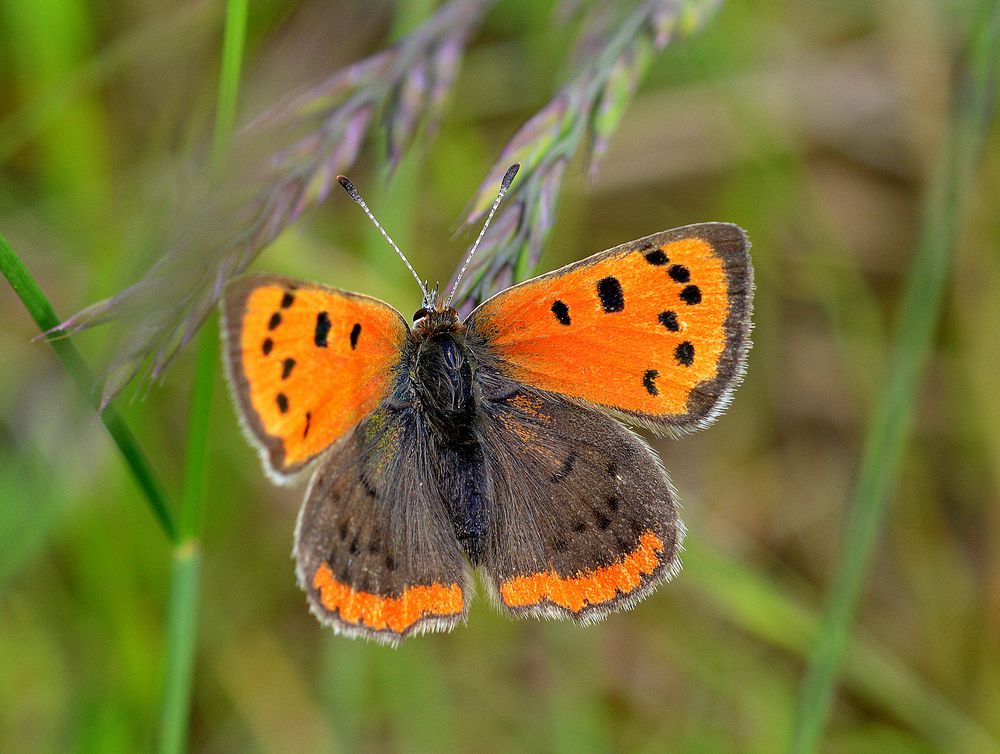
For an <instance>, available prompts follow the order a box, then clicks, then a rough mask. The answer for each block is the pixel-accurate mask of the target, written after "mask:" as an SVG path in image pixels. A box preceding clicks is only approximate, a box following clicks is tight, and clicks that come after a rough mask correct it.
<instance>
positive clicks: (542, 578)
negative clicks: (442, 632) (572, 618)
mask: <svg viewBox="0 0 1000 754" xmlns="http://www.w3.org/2000/svg"><path fill="white" fill-rule="evenodd" d="M662 551H663V540H662V539H660V538H659V537H658V536H656V534H654V533H653V532H651V531H647V532H645V533H644V534H643V535H642V536H641V537H640V538H639V547H638V548H636V549H635V550H634V551H632V552H631V553H629V554H628V555H626V556H625V558H624V559H623V560H622V561H621V562H620V563H615V564H614V565H609V566H605V567H603V568H597V569H595V570H593V571H585V572H583V573H580V574H578V575H576V576H560V575H559V574H558V573H556V572H554V571H549V572H543V573H533V574H531V575H528V576H518V577H516V578H513V579H510V580H508V581H504V582H503V583H502V584H501V585H500V596H501V597H502V598H503V601H504V603H506V605H507V606H508V607H530V606H533V605H538V604H539V603H541V602H542V601H543V600H548V601H549V602H551V603H552V604H553V605H557V606H558V607H562V608H565V609H566V610H570V611H572V612H574V613H579V612H580V611H581V610H583V609H584V608H585V607H587V606H594V605H601V604H603V603H605V602H610V601H611V600H613V599H615V598H616V597H617V596H618V595H619V594H621V595H622V596H624V595H627V594H628V593H629V592H632V591H634V590H636V589H637V588H639V587H640V586H642V583H643V577H644V576H652V575H653V573H654V572H655V571H656V569H657V567H658V566H659V565H660V558H659V553H661V552H662Z"/></svg>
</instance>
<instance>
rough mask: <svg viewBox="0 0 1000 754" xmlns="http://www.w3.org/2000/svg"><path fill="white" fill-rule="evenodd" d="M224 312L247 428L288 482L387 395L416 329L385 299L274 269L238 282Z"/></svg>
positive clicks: (232, 367) (230, 290)
mask: <svg viewBox="0 0 1000 754" xmlns="http://www.w3.org/2000/svg"><path fill="white" fill-rule="evenodd" d="M222 311H223V314H224V322H223V328H222V329H223V339H224V348H225V356H224V357H225V359H226V364H227V367H228V372H229V376H230V381H231V384H232V386H233V392H234V395H235V397H236V401H237V404H238V406H239V409H240V413H241V414H242V419H243V423H244V426H245V427H246V428H247V431H248V434H249V435H250V436H251V438H252V439H253V441H254V443H255V444H256V445H257V446H258V447H259V448H260V449H261V455H262V457H263V459H264V464H265V468H267V469H268V470H269V472H270V473H271V474H272V475H273V476H275V477H277V478H278V479H279V480H282V481H283V480H284V479H287V478H288V477H290V476H291V475H294V474H295V472H297V471H299V470H301V469H302V468H303V467H304V466H306V465H307V464H308V463H309V462H310V461H311V460H312V459H314V458H315V457H316V456H317V455H318V454H320V453H321V452H323V451H324V450H325V449H326V448H328V447H330V445H332V444H333V443H334V442H335V441H336V440H337V439H338V438H339V437H342V436H343V435H344V434H346V433H347V432H348V431H349V430H351V429H352V428H353V427H354V426H355V425H357V424H358V422H359V421H361V419H362V418H364V417H365V416H367V415H368V414H369V413H370V412H371V411H372V410H373V409H374V408H375V406H376V405H377V404H378V402H379V401H380V400H382V398H384V397H385V395H386V394H387V392H388V390H389V388H390V386H391V381H392V379H393V369H394V367H395V365H396V364H397V363H398V362H399V359H400V349H401V345H402V342H403V339H404V338H405V336H406V333H407V331H408V328H407V325H406V322H405V320H403V318H402V317H401V316H400V315H399V313H398V312H397V311H396V310H395V309H393V308H392V307H390V306H389V305H387V304H384V303H382V302H381V301H378V300H376V299H373V298H369V297H367V296H359V295H357V294H353V293H346V292H344V291H338V290H335V289H332V288H327V287H324V286H320V285H315V284H310V283H303V282H301V281H296V280H292V279H288V278H283V277H279V276H275V275H260V276H248V277H243V278H238V279H237V280H235V281H234V282H233V283H231V284H230V285H229V286H228V287H227V288H226V290H225V293H224V295H223V303H222Z"/></svg>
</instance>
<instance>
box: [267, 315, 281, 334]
mask: <svg viewBox="0 0 1000 754" xmlns="http://www.w3.org/2000/svg"><path fill="white" fill-rule="evenodd" d="M280 324H281V312H275V313H274V314H272V315H271V319H270V321H268V323H267V329H268V330H274V329H275V328H276V327H277V326H278V325H280Z"/></svg>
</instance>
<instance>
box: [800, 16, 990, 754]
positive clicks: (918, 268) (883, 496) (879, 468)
mask: <svg viewBox="0 0 1000 754" xmlns="http://www.w3.org/2000/svg"><path fill="white" fill-rule="evenodd" d="M981 19H982V21H983V23H977V24H974V26H973V27H972V29H973V34H974V38H973V43H972V47H971V50H970V55H969V58H968V61H967V70H966V71H965V72H964V74H965V75H964V77H963V78H964V83H965V86H964V87H960V89H959V97H958V100H957V101H956V103H955V111H954V114H953V117H952V123H951V129H950V134H949V137H948V140H947V142H946V144H945V151H944V156H943V159H942V161H941V167H940V169H939V170H938V172H937V174H936V175H935V176H934V177H933V178H932V182H931V186H930V192H929V194H928V199H927V202H926V205H925V211H924V219H923V226H922V228H921V232H920V236H919V240H918V245H917V249H916V253H915V255H914V260H913V266H912V269H911V271H910V275H909V279H908V281H907V285H906V291H905V295H904V300H903V307H902V314H901V317H900V324H899V330H898V333H897V336H896V339H895V346H894V349H893V353H892V356H891V359H890V363H889V369H888V372H887V374H888V375H889V377H888V382H887V383H886V385H885V388H884V393H883V395H882V399H881V401H880V402H879V403H878V404H877V405H876V407H875V411H874V413H873V415H872V419H871V424H870V425H869V428H868V433H867V438H866V443H865V448H864V452H863V455H862V459H861V468H860V471H859V473H858V479H857V482H856V485H855V488H854V491H853V494H852V496H851V499H850V506H849V509H848V520H847V526H846V528H845V532H844V540H843V545H842V548H841V554H840V557H839V558H838V562H839V564H840V566H839V568H838V570H837V574H836V576H835V580H834V584H833V587H832V590H831V593H830V598H829V602H828V604H827V610H826V614H825V617H824V620H823V625H822V627H821V629H820V633H819V637H818V640H817V641H816V643H815V645H814V648H813V651H812V653H811V657H810V661H809V667H808V669H807V673H806V677H805V681H804V684H803V688H802V693H801V696H800V698H799V707H798V712H797V716H796V722H795V730H794V733H793V738H792V742H791V746H790V751H792V752H795V754H801V753H803V752H813V751H816V750H817V748H818V747H819V743H820V739H821V737H822V734H823V729H824V727H825V724H826V720H827V717H828V716H829V711H830V707H831V704H832V701H833V694H834V687H835V684H836V682H837V676H838V673H839V670H840V666H841V664H842V661H843V657H844V653H845V649H846V647H847V645H848V643H849V640H850V635H851V626H852V623H853V620H854V615H855V613H856V612H857V607H858V602H859V601H860V597H861V591H862V587H863V584H864V580H865V576H866V574H867V571H868V566H869V562H870V560H871V554H872V550H873V548H874V545H875V542H876V540H877V538H878V534H879V531H880V530H881V528H882V522H883V519H884V518H885V513H886V509H887V507H888V501H889V497H890V494H891V492H892V488H893V485H894V483H895V480H896V476H897V474H898V471H899V467H900V465H901V463H902V460H903V455H904V451H905V449H906V444H907V440H908V439H909V436H910V432H911V429H912V423H913V422H912V418H913V414H914V407H915V404H916V400H917V397H918V393H919V388H920V384H921V377H922V375H923V372H924V370H925V367H926V365H927V358H928V354H929V352H930V348H931V344H932V341H933V337H934V333H935V330H936V328H937V324H938V321H939V319H940V315H941V309H942V302H943V299H944V293H945V288H946V284H947V281H948V278H949V273H950V268H951V259H952V252H953V249H954V247H955V243H956V237H957V235H958V228H959V225H960V222H961V219H962V214H963V210H964V208H965V204H966V202H965V199H966V197H967V195H968V188H969V186H970V183H971V179H972V177H973V176H974V173H975V167H976V163H977V160H978V157H979V155H980V152H981V148H982V145H983V141H984V139H985V134H986V132H987V129H988V127H989V123H990V120H991V105H992V98H993V95H994V94H995V91H996V85H997V76H998V67H1000V66H998V64H1000V4H998V3H996V2H992V1H991V2H988V3H985V4H984V5H983V13H982V16H981Z"/></svg>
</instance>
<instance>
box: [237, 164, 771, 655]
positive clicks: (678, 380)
mask: <svg viewBox="0 0 1000 754" xmlns="http://www.w3.org/2000/svg"><path fill="white" fill-rule="evenodd" d="M516 170H517V166H513V167H512V168H511V170H510V171H508V174H507V176H506V177H505V178H504V182H503V186H502V188H501V191H500V195H499V196H498V197H497V201H496V202H495V203H494V205H493V210H492V211H491V213H490V217H492V215H493V212H495V210H496V207H497V204H498V203H499V201H500V199H501V197H502V196H503V192H504V191H505V190H506V188H507V187H508V186H509V185H510V182H511V180H512V179H513V177H514V173H515V172H516ZM340 180H341V183H342V184H343V185H344V186H345V188H347V189H348V191H349V193H351V195H352V197H353V198H354V199H355V200H356V201H357V202H358V203H359V204H361V206H362V207H363V208H364V209H365V211H366V212H368V210H367V207H366V206H365V205H364V202H363V201H362V200H361V197H360V196H359V195H358V194H357V192H356V190H354V187H353V186H352V185H351V184H350V182H349V181H347V179H344V178H341V179H340ZM368 215H369V217H371V219H372V220H373V221H374V217H372V215H371V213H370V212H368ZM487 222H488V221H487ZM376 225H378V223H377V222H376ZM379 229H380V230H381V226H379ZM484 230H485V228H484ZM382 233H383V234H385V231H384V230H382ZM386 238H387V240H389V241H390V243H391V239H389V237H388V235H387V234H386ZM479 238H480V239H481V238H482V233H480V236H479ZM477 244H478V241H477ZM393 247H394V248H395V244H393ZM748 247H749V244H748V241H747V238H746V235H745V234H744V232H743V231H742V230H740V229H739V228H738V227H736V226H735V225H730V224H725V223H704V224H701V225H689V226H687V227H684V228H677V229H675V230H667V231H663V232H661V233H655V234H653V235H651V236H647V237H645V238H641V239H639V240H637V241H632V242H630V243H626V244H622V245H621V246H616V247H615V248H613V249H608V250H607V251H602V252H600V253H599V254H595V255H593V256H591V257H588V258H586V259H584V260H582V261H579V262H576V263H574V264H570V265H568V266H566V267H563V268H562V269H559V270H555V271H554V272H549V273H547V274H544V275H541V276H539V277H536V278H534V279H532V280H528V281H526V282H523V283H520V284H518V285H514V286H513V287H511V288H508V289H507V290H505V291H502V292H501V293H499V294H497V295H496V296H494V297H493V298H491V299H489V300H487V301H486V302H485V303H483V304H482V305H481V306H479V307H478V308H477V309H475V310H474V311H473V312H472V313H471V314H469V316H468V317H466V318H465V319H464V320H462V319H460V317H459V315H458V313H457V311H456V310H455V309H454V308H452V307H451V306H450V297H449V299H447V300H442V299H441V298H439V297H438V296H437V292H436V290H435V291H434V292H431V293H427V292H426V290H425V295H424V300H423V302H422V304H423V305H422V306H421V308H420V309H419V311H417V313H416V315H415V316H414V322H413V326H412V328H411V327H410V326H408V324H407V322H406V320H405V319H404V318H403V317H402V316H401V315H400V314H399V312H397V311H396V310H395V309H393V308H392V307H390V306H389V305H388V304H385V303H383V302H381V301H378V300H376V299H374V298H369V297H367V296H362V295H359V294H356V293H348V292H346V291H341V290H337V289H334V288H328V287H326V286H323V285H319V284H315V283H306V282H301V281H298V280H293V279H289V278H285V277H280V276H277V275H250V276H246V277H242V278H237V279H236V280H234V281H232V282H231V283H230V284H229V285H228V286H227V288H226V289H225V292H224V295H223V298H222V302H221V308H222V314H223V328H222V330H223V340H224V358H225V360H226V366H227V372H228V376H229V380H230V384H231V386H232V392H233V395H234V398H235V402H236V405H237V407H238V411H239V414H240V416H241V418H242V420H243V424H244V427H245V429H246V431H247V434H248V436H249V437H250V439H251V441H252V442H253V443H254V444H255V445H256V446H257V447H258V448H259V450H260V454H261V458H262V460H263V464H264V468H265V470H266V471H267V472H268V473H269V474H270V475H271V476H272V477H273V478H275V479H276V480H278V481H280V482H288V481H291V480H295V479H296V478H298V477H299V476H301V475H302V474H304V473H306V472H309V473H311V474H312V480H311V482H310V484H309V490H308V492H307V493H306V498H305V502H304V504H303V506H302V510H301V512H300V513H299V519H298V525H297V527H296V532H295V557H296V560H297V573H298V580H299V583H300V585H301V586H302V588H303V589H304V590H305V591H306V593H307V594H308V596H309V603H310V605H311V607H312V610H313V612H314V613H315V614H316V615H317V616H318V617H319V619H320V620H321V621H322V622H323V623H325V624H328V625H330V626H332V627H333V628H334V629H335V630H336V631H338V632H342V633H345V634H348V635H352V636H365V637H368V638H372V639H376V640H379V641H383V642H387V643H391V644H395V643H398V642H399V641H400V640H402V639H403V638H405V637H407V636H409V635H411V634H415V633H421V632H424V631H446V630H450V629H451V628H453V627H454V626H455V624H456V623H458V622H459V621H461V620H464V619H465V617H466V614H467V610H468V600H467V598H468V597H469V595H470V593H471V589H470V587H471V569H472V568H481V569H482V571H483V573H484V575H485V579H486V582H487V583H488V584H489V586H490V589H491V591H492V592H493V593H494V596H495V597H496V601H497V603H498V604H499V605H500V606H501V607H502V608H503V609H504V610H506V611H507V612H509V613H510V614H512V615H516V616H535V617H544V618H553V617H570V618H575V619H577V620H579V621H582V622H585V623H587V622H591V621H595V620H598V619H600V618H603V617H604V616H606V615H607V614H608V613H609V612H611V611H614V610H622V609H627V608H629V607H631V606H633V605H634V604H635V603H636V602H638V601H639V600H641V599H642V598H644V597H646V596H647V595H648V594H649V593H650V592H651V591H652V590H653V588H654V587H655V585H656V584H657V583H658V582H660V581H662V580H665V579H669V578H670V577H671V576H672V575H673V574H674V573H675V572H676V571H677V570H678V569H679V567H680V561H679V558H678V555H679V551H680V547H681V540H682V538H683V534H684V526H683V524H682V523H681V521H680V518H679V517H678V503H677V496H676V494H675V492H674V490H673V487H672V486H671V484H670V479H669V478H668V476H667V473H666V471H665V470H664V468H663V466H662V465H661V463H660V460H659V459H658V457H657V456H656V454H655V453H654V452H653V451H652V450H651V449H650V447H649V446H648V445H647V444H646V443H645V442H644V441H643V440H642V439H641V438H640V437H639V436H638V435H636V434H635V433H633V432H632V431H631V430H629V429H628V428H626V426H625V425H624V424H623V423H622V422H627V423H630V424H636V425H640V426H643V427H646V428H648V429H651V430H653V431H654V432H659V433H667V434H679V433H683V432H687V431H691V430H694V429H698V428H701V427H704V426H706V425H707V424H709V423H710V422H711V421H712V420H713V419H714V418H715V417H716V416H718V414H719V413H720V412H721V411H722V410H723V409H724V408H725V407H726V405H727V404H728V403H729V401H730V398H731V396H732V393H733V390H734V388H735V387H736V385H737V384H738V382H739V381H740V379H741V377H742V374H743V371H744V368H745V364H746V358H747V352H748V350H749V348H750V338H749V335H750V314H751V306H752V295H753V269H752V267H751V264H750V256H749V253H748ZM474 250H475V247H474V248H473V251H474ZM397 251H398V248H397ZM404 259H405V257H404ZM407 264H408V263H407ZM411 270H412V267H411ZM418 282H419V279H418ZM422 287H423V285H422ZM452 290H453V291H454V287H453V289H452Z"/></svg>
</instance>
